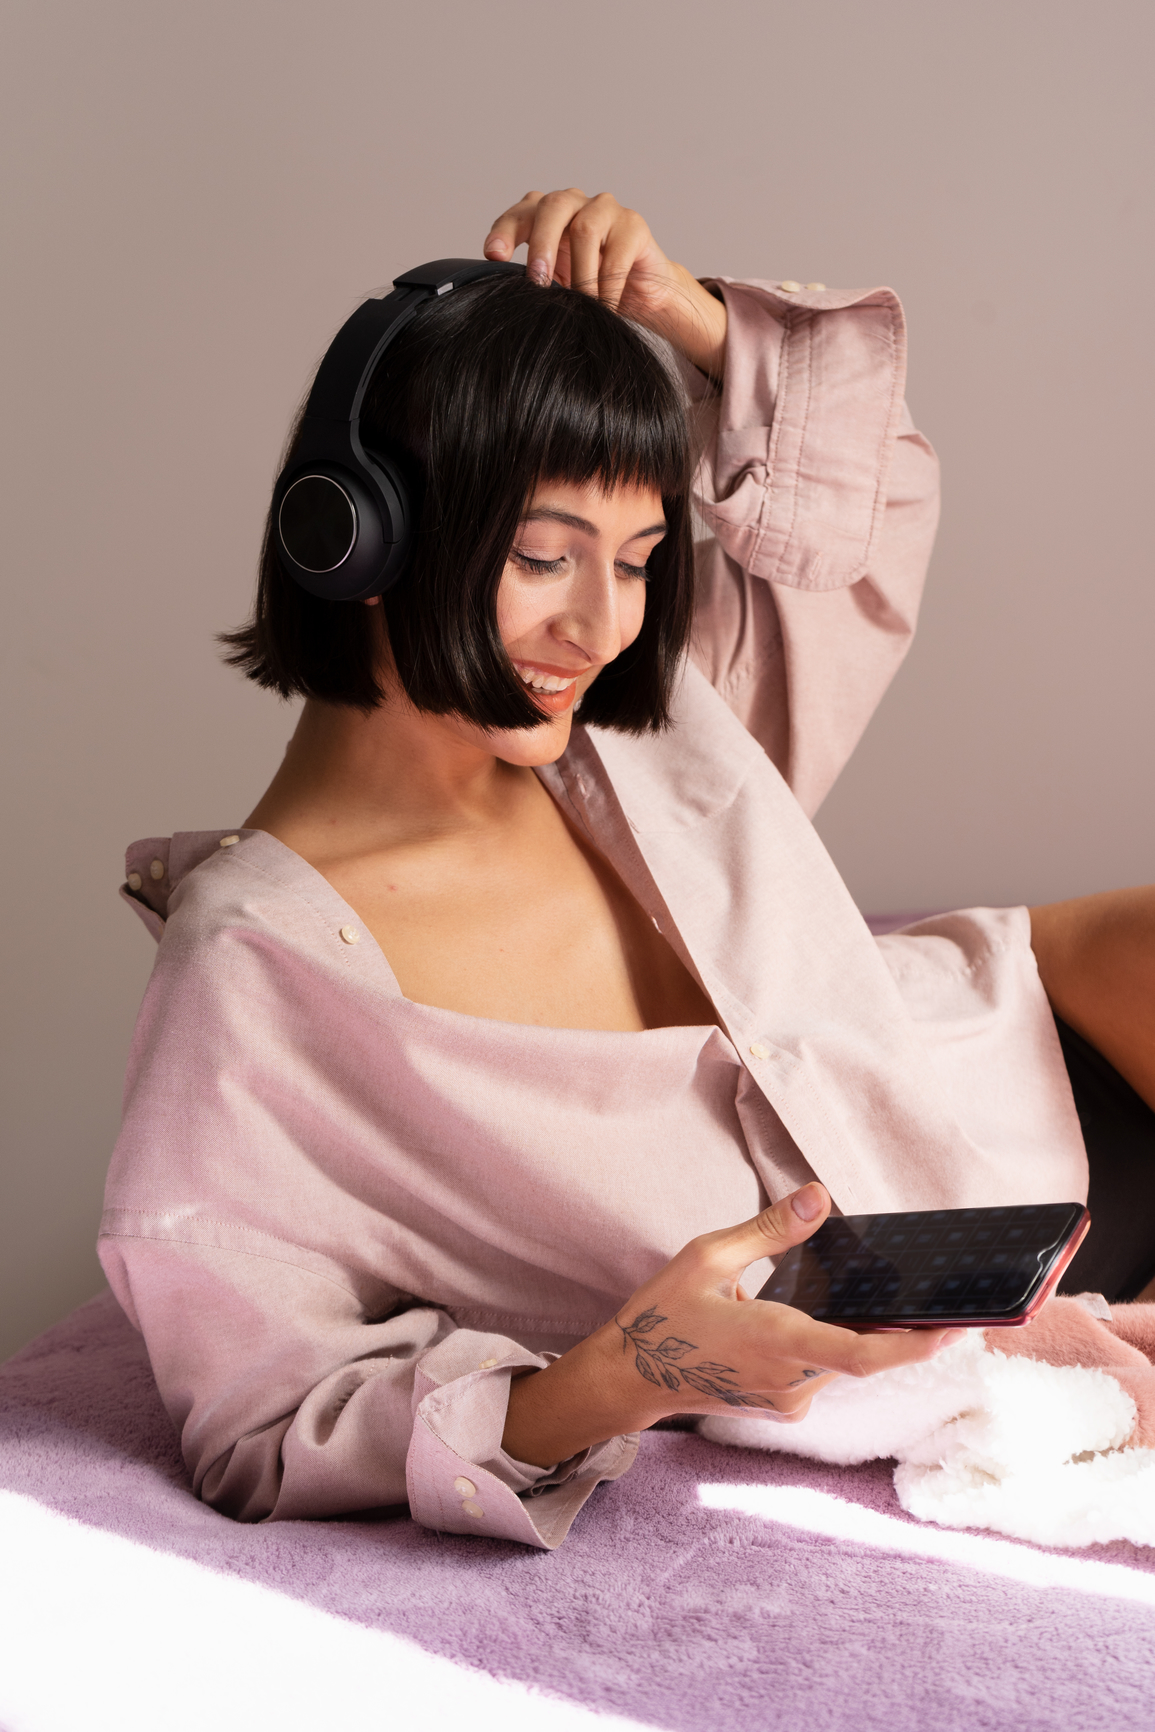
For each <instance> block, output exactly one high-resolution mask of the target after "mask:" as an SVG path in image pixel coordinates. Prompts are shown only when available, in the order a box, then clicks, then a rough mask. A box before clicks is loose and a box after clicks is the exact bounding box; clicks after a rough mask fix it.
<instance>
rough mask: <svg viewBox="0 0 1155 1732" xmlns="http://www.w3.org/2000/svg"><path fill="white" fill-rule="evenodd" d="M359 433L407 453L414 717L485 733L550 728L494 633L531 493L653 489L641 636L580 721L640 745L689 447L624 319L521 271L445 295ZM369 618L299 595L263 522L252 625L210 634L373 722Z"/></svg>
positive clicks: (373, 443)
mask: <svg viewBox="0 0 1155 1732" xmlns="http://www.w3.org/2000/svg"><path fill="white" fill-rule="evenodd" d="M295 437H296V430H295V429H294V434H293V436H292V437H291V438H290V443H289V447H288V451H289V453H291V452H292V449H293V445H294V442H295ZM361 437H362V440H363V442H364V444H365V445H366V446H367V447H368V448H370V449H380V450H385V451H391V452H393V453H394V454H398V455H400V454H406V455H407V457H408V460H409V463H410V467H411V471H412V472H413V475H414V481H415V485H416V487H417V489H418V497H419V501H420V504H419V508H418V511H417V524H416V534H415V537H414V550H413V555H412V558H411V562H410V564H409V566H408V568H407V570H406V572H405V573H404V575H403V576H402V577H401V578H400V580H399V581H398V582H397V583H396V584H394V586H393V588H392V589H391V590H389V591H388V592H387V593H386V594H385V595H384V596H383V597H382V609H383V612H384V615H385V621H386V624H387V626H388V632H389V643H390V647H391V649H392V654H393V659H394V662H395V664H396V668H397V672H398V675H399V677H400V679H401V683H402V684H403V686H404V688H405V690H406V692H407V693H408V694H409V697H410V699H411V700H412V702H413V703H414V704H415V705H416V707H417V708H418V709H421V710H426V711H430V712H432V713H433V714H437V715H446V714H456V715H460V716H463V717H465V718H467V719H468V720H469V721H472V722H475V723H478V724H480V725H481V726H482V727H484V728H487V729H491V728H493V729H496V728H526V727H534V726H538V725H540V724H541V723H542V720H543V717H542V713H541V711H540V710H539V709H538V708H537V706H536V705H535V704H534V703H533V700H532V699H531V698H530V697H529V696H528V694H527V693H526V691H525V688H524V686H523V685H522V683H521V681H520V680H519V679H518V677H517V674H516V672H515V671H514V668H513V665H512V663H511V662H510V659H509V656H508V655H507V654H506V651H505V648H504V646H503V644H502V642H501V637H500V634H499V632H498V629H497V591H498V586H499V584H500V582H501V576H502V572H503V569H504V566H505V562H506V559H507V557H508V554H509V550H510V548H511V547H512V545H513V541H514V537H515V534H516V531H517V526H518V523H519V521H520V519H521V516H522V513H523V512H524V510H525V508H526V505H527V502H528V500H529V499H530V498H531V496H532V494H533V492H534V489H535V488H536V487H537V486H538V485H539V483H541V482H544V481H562V482H573V483H576V484H578V485H579V486H580V485H584V484H586V483H589V482H591V481H593V482H598V483H600V485H601V486H602V487H603V488H604V489H606V491H609V490H611V489H613V488H615V487H617V486H619V485H621V484H636V485H640V486H644V487H652V488H653V489H654V490H655V491H656V492H658V493H660V494H661V497H662V504H663V508H664V511H665V518H666V524H667V532H666V536H665V539H664V540H663V541H662V542H661V543H660V544H659V545H658V547H657V548H655V550H654V552H653V553H652V554H651V556H650V560H649V564H648V567H647V576H648V580H649V581H648V587H647V590H646V608H645V615H644V619H643V624H642V629H641V631H640V633H639V635H638V637H637V638H636V640H635V641H634V643H633V644H631V645H630V647H629V648H628V649H626V650H624V651H623V652H622V654H621V655H620V656H618V657H617V659H616V660H615V661H613V662H611V663H610V664H609V665H608V666H607V667H605V668H603V670H602V672H601V673H600V674H599V676H598V678H597V679H596V680H595V681H594V683H593V685H592V686H591V687H590V689H589V690H588V692H587V693H586V695H585V697H584V698H583V700H582V702H581V705H580V708H579V710H578V712H577V718H578V719H579V720H581V721H585V722H594V723H597V724H599V725H600V726H602V727H609V728H617V729H619V730H621V731H623V732H626V733H634V734H640V733H645V732H648V731H658V730H660V729H662V728H664V727H666V726H667V725H668V723H669V713H670V697H671V691H672V687H673V684H674V681H675V679H676V678H677V673H678V668H679V664H680V662H681V659H682V655H683V652H684V650H685V648H686V643H687V640H688V637H689V631H690V621H691V613H692V602H693V545H692V536H691V526H690V448H689V436H688V429H687V424H686V413H685V407H684V402H683V398H682V393H681V390H680V386H679V382H678V381H677V380H676V379H675V378H674V377H673V375H672V374H671V373H670V371H669V370H668V369H667V367H666V365H665V364H664V362H663V361H662V359H661V358H660V356H659V355H658V354H657V353H656V352H655V350H654V348H653V347H652V346H651V344H650V343H649V342H648V340H647V339H646V338H645V337H644V336H643V335H642V334H641V333H640V332H639V331H638V330H637V329H636V328H635V327H634V326H633V325H631V324H630V323H629V322H628V321H627V320H626V319H624V318H621V317H620V316H619V315H618V314H617V313H614V312H612V311H611V310H610V309H609V308H608V307H606V306H604V305H603V304H602V303H601V302H599V301H597V300H595V299H594V298H593V297H592V296H590V295H584V294H580V293H578V292H576V291H575V290H571V289H565V288H561V287H559V286H558V285H556V284H555V285H553V286H552V287H550V288H541V287H539V286H538V285H537V284H536V283H532V282H530V281H529V280H528V279H527V278H525V277H513V276H509V277H504V276H503V277H491V278H489V279H483V280H482V281H481V282H478V283H473V284H470V285H468V286H467V287H465V288H462V289H457V290H455V292H454V293H453V294H452V295H447V296H445V297H444V299H441V300H433V301H430V302H429V304H428V305H427V306H426V307H423V308H422V309H421V310H420V312H419V313H418V314H417V316H416V318H415V319H414V321H413V323H412V324H411V325H410V326H409V328H408V329H407V330H406V331H405V332H404V333H403V335H402V336H401V337H400V338H399V339H398V340H397V342H396V343H395V344H394V345H393V346H391V347H390V348H389V349H387V350H386V352H385V355H384V356H383V358H382V361H381V365H380V366H379V367H378V369H377V372H376V374H375V375H374V378H373V380H372V382H371V384H370V388H369V391H368V393H367V394H366V400H365V407H364V410H363V413H362V420H361ZM379 619H380V614H378V612H377V610H376V609H370V608H366V607H365V606H364V605H363V604H362V603H361V602H334V601H323V600H320V599H318V598H317V597H315V596H312V595H309V594H307V593H306V591H305V590H303V589H300V588H299V587H298V586H297V585H296V584H295V583H293V582H292V581H291V579H290V578H288V577H287V576H286V575H285V574H284V572H283V571H282V569H281V566H280V564H279V562H278V560H277V556H276V553H275V551H274V547H273V543H272V538H271V526H270V524H266V528H265V539H264V545H263V547H262V551H261V565H260V577H259V581H258V586H257V598H256V605H255V607H254V611H253V617H252V619H251V621H250V622H249V623H248V624H247V625H245V626H243V627H242V628H241V629H240V630H239V631H235V632H229V633H227V634H224V635H223V636H222V639H221V641H222V642H223V643H224V644H225V645H226V646H227V649H228V652H229V653H228V654H227V656H226V660H227V661H228V662H230V663H231V664H232V665H233V666H234V667H238V668H240V669H242V670H243V672H244V673H245V674H246V675H247V676H248V677H249V679H252V680H255V681H256V683H257V684H258V685H260V686H264V687H266V688H268V689H270V690H272V691H275V692H279V693H280V695H281V696H282V697H285V698H287V697H293V696H298V695H300V696H304V697H312V698H319V699H321V700H322V701H324V702H326V703H333V704H349V705H352V706H355V707H356V708H358V709H361V710H363V711H365V712H366V713H368V711H370V710H371V709H373V708H374V707H375V706H376V705H378V704H380V703H381V702H382V701H383V698H384V693H383V692H382V689H381V686H380V685H379V683H378V680H377V677H376V671H375V667H376V663H377V657H378V655H379V652H380V637H379V628H378V621H379Z"/></svg>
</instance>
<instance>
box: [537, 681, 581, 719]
mask: <svg viewBox="0 0 1155 1732" xmlns="http://www.w3.org/2000/svg"><path fill="white" fill-rule="evenodd" d="M528 689H529V695H530V697H531V698H532V699H533V701H534V703H535V704H536V705H537V707H538V709H539V710H544V711H545V713H546V715H547V716H561V715H564V714H565V712H566V710H568V709H570V708H571V706H572V704H573V701H574V699H575V698H576V697H577V681H576V680H574V681H573V682H572V684H570V685H568V686H567V687H566V688H565V691H564V692H536V691H534V689H533V687H532V686H531V687H529V688H528Z"/></svg>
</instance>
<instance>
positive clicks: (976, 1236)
mask: <svg viewBox="0 0 1155 1732" xmlns="http://www.w3.org/2000/svg"><path fill="white" fill-rule="evenodd" d="M1090 1225H1091V1217H1090V1215H1089V1214H1088V1213H1087V1210H1086V1209H1085V1208H1084V1207H1083V1205H1082V1203H1028V1204H1021V1205H1017V1206H1014V1207H1011V1208H1005V1209H924V1210H916V1211H912V1212H911V1213H909V1214H901V1215H832V1216H831V1217H830V1219H829V1220H827V1221H824V1222H823V1223H822V1225H821V1227H819V1229H818V1231H817V1232H816V1233H815V1234H814V1235H813V1236H812V1237H811V1238H809V1239H807V1240H806V1241H805V1243H804V1244H802V1245H795V1246H794V1247H793V1248H792V1249H791V1250H789V1251H787V1252H786V1254H785V1256H783V1257H782V1258H780V1259H779V1262H778V1266H777V1268H776V1269H775V1271H774V1273H773V1275H771V1277H770V1279H769V1281H767V1283H766V1285H765V1286H764V1287H763V1288H762V1290H761V1291H760V1292H759V1294H758V1297H759V1299H776V1300H777V1301H778V1303H779V1304H781V1305H793V1306H794V1307H795V1308H796V1309H797V1310H799V1311H805V1312H806V1314H807V1315H808V1316H809V1317H814V1318H816V1319H819V1320H820V1321H821V1322H823V1323H838V1324H841V1325H843V1326H844V1327H845V1328H848V1329H944V1328H947V1327H949V1326H950V1325H952V1324H955V1325H958V1324H963V1325H966V1326H969V1327H973V1328H980V1327H981V1328H990V1327H991V1326H992V1325H995V1326H997V1325H1003V1326H1007V1327H1010V1326H1014V1325H1016V1324H1021V1323H1029V1322H1030V1320H1031V1318H1032V1317H1033V1316H1034V1315H1035V1313H1036V1312H1037V1311H1038V1310H1039V1307H1040V1306H1041V1305H1042V1304H1043V1303H1044V1301H1045V1300H1047V1299H1049V1298H1050V1296H1051V1294H1052V1293H1053V1292H1054V1291H1055V1288H1056V1287H1057V1286H1058V1284H1059V1279H1060V1277H1061V1275H1062V1273H1063V1271H1064V1269H1065V1268H1066V1267H1067V1265H1068V1263H1069V1262H1070V1261H1071V1258H1072V1257H1073V1256H1074V1255H1075V1252H1076V1251H1077V1250H1078V1248H1079V1246H1080V1245H1081V1244H1082V1242H1083V1240H1084V1238H1085V1237H1086V1234H1087V1229H1088V1227H1089V1226H1090Z"/></svg>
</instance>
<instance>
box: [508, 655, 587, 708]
mask: <svg viewBox="0 0 1155 1732" xmlns="http://www.w3.org/2000/svg"><path fill="white" fill-rule="evenodd" d="M513 665H514V670H515V672H516V674H517V677H518V679H519V680H520V681H521V683H522V685H523V686H526V687H527V688H528V690H529V691H531V692H532V693H533V700H534V703H535V704H536V705H537V707H538V708H539V709H540V710H544V711H545V713H546V714H547V715H549V716H560V715H563V714H564V713H565V711H566V710H568V709H569V707H570V705H571V704H572V703H573V701H574V698H575V697H576V696H577V682H578V680H579V679H580V678H581V675H580V674H576V673H575V674H549V673H546V672H545V671H544V670H543V669H542V668H535V667H533V666H530V665H528V664H526V663H524V662H514V664H513Z"/></svg>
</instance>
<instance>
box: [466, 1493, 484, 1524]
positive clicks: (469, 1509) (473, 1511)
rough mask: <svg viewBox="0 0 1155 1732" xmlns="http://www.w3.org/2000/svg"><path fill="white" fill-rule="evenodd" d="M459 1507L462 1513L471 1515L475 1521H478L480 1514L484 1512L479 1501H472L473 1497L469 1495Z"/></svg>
mask: <svg viewBox="0 0 1155 1732" xmlns="http://www.w3.org/2000/svg"><path fill="white" fill-rule="evenodd" d="M461 1509H462V1513H463V1514H464V1515H467V1516H472V1517H473V1519H474V1521H475V1522H476V1521H480V1520H481V1518H482V1516H483V1515H484V1514H485V1511H484V1510H483V1509H482V1507H481V1505H480V1504H479V1503H474V1501H473V1499H472V1498H469V1497H467V1498H466V1500H465V1502H464V1503H463V1504H462V1506H461Z"/></svg>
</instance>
